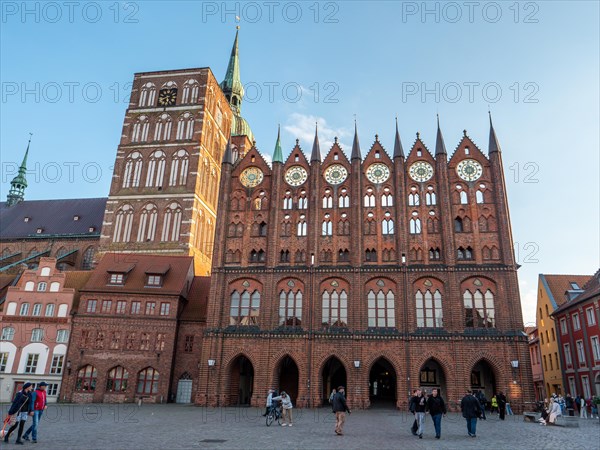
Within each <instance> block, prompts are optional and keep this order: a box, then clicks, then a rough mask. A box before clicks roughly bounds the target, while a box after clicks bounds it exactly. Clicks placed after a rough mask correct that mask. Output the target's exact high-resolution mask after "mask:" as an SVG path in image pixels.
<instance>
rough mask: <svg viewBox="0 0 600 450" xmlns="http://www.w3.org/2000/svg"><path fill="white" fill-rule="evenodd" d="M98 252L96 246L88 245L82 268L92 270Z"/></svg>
mask: <svg viewBox="0 0 600 450" xmlns="http://www.w3.org/2000/svg"><path fill="white" fill-rule="evenodd" d="M95 254H96V249H95V248H94V247H88V248H87V249H86V250H85V252H84V253H83V262H82V263H81V268H82V269H83V270H90V269H91V268H92V266H93V264H94V256H95Z"/></svg>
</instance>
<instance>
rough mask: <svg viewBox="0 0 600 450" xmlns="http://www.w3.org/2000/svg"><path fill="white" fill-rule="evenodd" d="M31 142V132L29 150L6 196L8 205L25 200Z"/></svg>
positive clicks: (26, 151) (28, 143)
mask: <svg viewBox="0 0 600 450" xmlns="http://www.w3.org/2000/svg"><path fill="white" fill-rule="evenodd" d="M30 144H31V133H29V142H27V150H25V156H24V157H23V161H22V162H21V165H20V166H19V173H18V174H17V176H16V177H14V178H13V179H12V181H11V182H10V190H9V191H8V195H7V196H6V204H7V205H8V206H12V205H16V204H17V203H19V202H22V201H23V200H25V188H26V187H27V178H26V177H25V175H26V173H27V156H29V145H30Z"/></svg>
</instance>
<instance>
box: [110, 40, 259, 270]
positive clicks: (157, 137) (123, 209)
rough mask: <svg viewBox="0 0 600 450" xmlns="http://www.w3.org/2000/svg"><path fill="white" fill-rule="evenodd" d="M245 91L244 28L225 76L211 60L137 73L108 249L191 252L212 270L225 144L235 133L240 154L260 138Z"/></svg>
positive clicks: (198, 266)
mask: <svg viewBox="0 0 600 450" xmlns="http://www.w3.org/2000/svg"><path fill="white" fill-rule="evenodd" d="M242 98H243V87H242V84H241V81H240V75H239V58H238V35H237V33H236V37H235V42H234V45H233V50H232V53H231V58H230V61H229V67H228V69H227V75H226V76H225V80H224V81H223V83H221V84H219V82H218V81H217V79H216V78H215V76H214V74H213V72H212V70H211V69H210V68H208V67H203V68H197V69H182V70H168V71H159V72H144V73H137V74H135V75H134V79H133V87H132V90H131V98H130V102H129V107H128V109H127V111H126V113H125V120H124V122H123V131H122V133H121V141H120V144H119V147H118V149H117V155H116V160H115V165H114V173H113V177H112V183H111V187H110V193H109V198H108V202H107V206H106V211H105V215H104V222H103V226H102V233H101V238H100V248H101V252H106V251H112V252H128V253H131V252H133V253H136V252H140V253H150V254H162V255H191V256H194V265H195V273H196V274H197V275H208V274H209V273H210V268H211V260H212V250H213V240H214V230H215V223H216V217H217V215H216V214H217V195H218V190H219V180H220V176H221V161H222V159H223V152H224V150H225V147H226V144H227V142H228V140H229V138H230V136H231V135H232V134H233V136H234V137H233V138H232V139H235V141H234V146H235V147H234V148H233V150H232V152H233V160H234V161H235V159H237V155H238V154H240V152H242V151H243V150H244V148H249V144H248V143H249V142H250V139H252V132H251V130H250V127H249V126H248V124H247V122H245V121H244V120H243V119H242V118H241V116H240V115H239V111H240V107H241V102H242ZM240 124H242V125H243V126H242V125H240Z"/></svg>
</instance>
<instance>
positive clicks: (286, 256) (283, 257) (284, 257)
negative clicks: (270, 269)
mask: <svg viewBox="0 0 600 450" xmlns="http://www.w3.org/2000/svg"><path fill="white" fill-rule="evenodd" d="M279 262H281V263H289V262H290V251H289V250H281V252H279Z"/></svg>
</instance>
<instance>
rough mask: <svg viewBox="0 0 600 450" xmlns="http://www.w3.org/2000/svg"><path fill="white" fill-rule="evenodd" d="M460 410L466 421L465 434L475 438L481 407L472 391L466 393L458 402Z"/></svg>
mask: <svg viewBox="0 0 600 450" xmlns="http://www.w3.org/2000/svg"><path fill="white" fill-rule="evenodd" d="M460 410H461V411H462V416H463V417H464V418H465V419H466V420H467V432H468V433H469V436H471V437H476V436H477V418H478V417H479V415H480V414H481V405H480V404H479V400H477V399H476V398H475V396H474V395H473V392H472V391H467V395H465V396H464V397H463V398H462V400H461V401H460Z"/></svg>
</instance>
